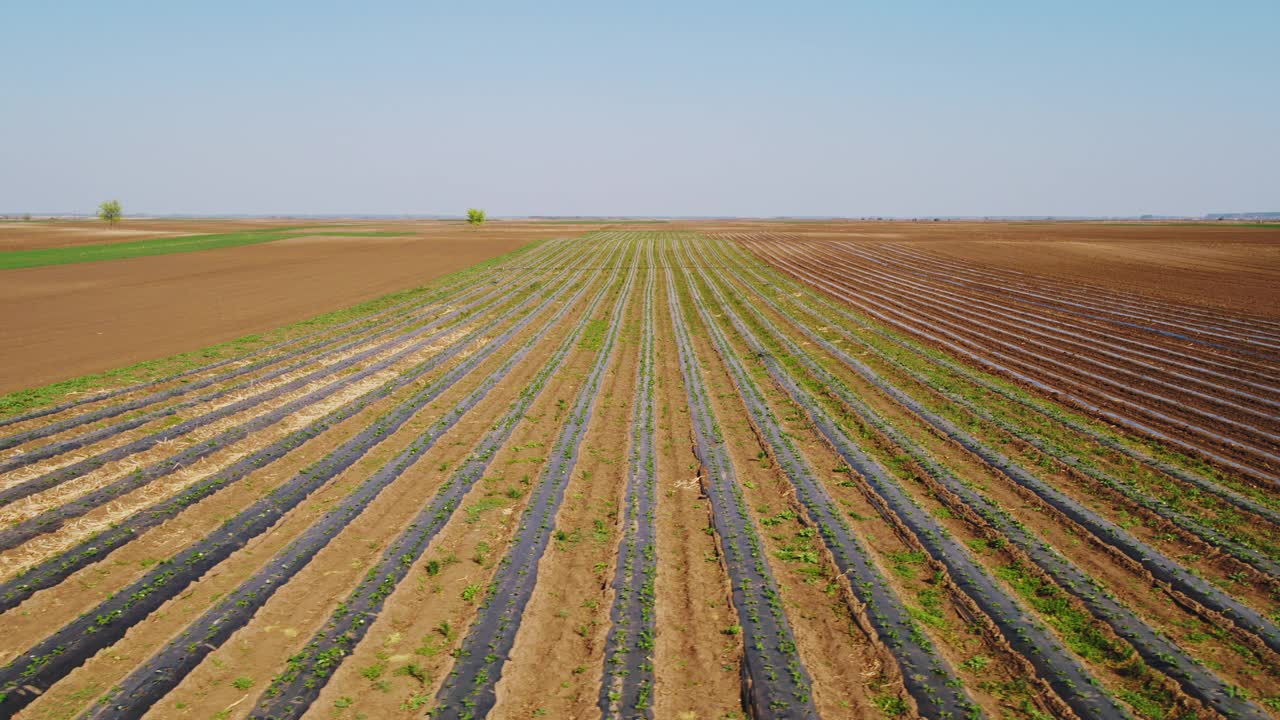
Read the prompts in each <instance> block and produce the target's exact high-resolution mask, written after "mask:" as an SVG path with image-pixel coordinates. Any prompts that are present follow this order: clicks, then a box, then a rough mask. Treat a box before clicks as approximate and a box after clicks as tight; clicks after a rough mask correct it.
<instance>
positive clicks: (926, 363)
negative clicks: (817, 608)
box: [735, 263, 1280, 563]
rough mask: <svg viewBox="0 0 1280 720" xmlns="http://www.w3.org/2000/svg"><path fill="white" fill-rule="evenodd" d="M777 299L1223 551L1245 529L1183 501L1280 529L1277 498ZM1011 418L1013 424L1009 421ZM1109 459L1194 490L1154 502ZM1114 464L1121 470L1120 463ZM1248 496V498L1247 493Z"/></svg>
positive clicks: (861, 323)
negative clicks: (1197, 512)
mask: <svg viewBox="0 0 1280 720" xmlns="http://www.w3.org/2000/svg"><path fill="white" fill-rule="evenodd" d="M735 265H736V266H737V267H738V268H740V270H741V271H742V272H743V273H745V274H746V275H747V277H748V278H749V281H750V282H752V283H754V284H755V285H756V286H758V287H769V286H770V285H771V284H772V283H774V282H787V281H782V280H780V279H778V278H774V279H770V280H766V279H765V278H764V277H763V276H761V275H760V274H759V273H758V272H757V271H756V270H755V269H754V268H752V267H750V265H747V264H741V263H735ZM774 297H776V301H777V302H785V303H787V305H788V306H790V307H794V308H795V309H796V310H797V311H799V312H800V313H802V314H803V316H804V319H803V320H802V321H795V324H796V325H797V326H798V327H822V328H824V329H825V330H826V331H829V333H830V334H832V335H834V336H835V341H836V342H841V343H848V344H850V346H856V347H858V348H859V349H860V351H861V352H867V353H871V354H873V355H875V356H876V358H877V360H878V361H880V362H882V363H885V364H886V365H889V366H891V367H892V368H894V370H896V371H898V372H900V373H902V374H903V375H904V376H907V377H910V378H912V379H913V380H914V381H916V382H918V383H920V384H921V385H922V386H924V387H930V388H931V389H932V390H934V391H935V392H937V393H938V394H939V396H940V397H942V398H944V399H945V400H946V401H947V402H949V403H951V404H952V405H954V406H957V407H962V408H964V409H965V410H966V411H968V412H971V413H973V414H975V415H978V416H980V417H982V418H983V419H984V420H986V421H988V422H992V423H996V424H999V425H1000V427H1001V428H1002V429H1004V430H1005V431H1007V432H1009V433H1011V434H1013V435H1015V436H1017V437H1018V438H1019V439H1021V440H1023V441H1025V442H1027V443H1029V444H1032V445H1034V446H1035V447H1036V448H1037V449H1039V450H1040V451H1042V452H1044V453H1047V454H1051V455H1053V456H1054V457H1055V458H1057V459H1058V460H1060V461H1061V462H1063V463H1065V464H1067V465H1070V466H1071V467H1073V468H1076V469H1078V470H1080V471H1081V472H1085V473H1086V474H1089V475H1090V476H1092V477H1094V478H1095V479H1097V480H1099V481H1100V482H1102V483H1104V484H1106V485H1107V486H1109V487H1115V488H1116V489H1117V490H1118V491H1120V492H1122V493H1124V494H1125V495H1126V497H1130V498H1134V497H1143V498H1145V500H1144V502H1145V503H1156V504H1159V505H1162V506H1163V508H1164V509H1163V510H1160V509H1157V510H1156V511H1157V512H1159V513H1160V514H1162V515H1166V516H1167V517H1169V518H1170V519H1171V520H1174V521H1175V522H1178V523H1179V524H1180V525H1183V526H1185V527H1188V528H1189V529H1191V530H1193V531H1194V532H1196V533H1197V534H1203V536H1204V537H1206V538H1207V539H1208V540H1209V541H1210V542H1211V543H1213V544H1219V543H1218V542H1215V541H1214V540H1213V537H1214V534H1215V533H1219V532H1230V531H1231V530H1232V528H1233V527H1234V528H1236V529H1238V528H1239V526H1240V523H1239V522H1238V521H1236V520H1235V519H1230V520H1229V522H1230V524H1229V525H1218V526H1215V527H1214V528H1209V527H1204V526H1201V527H1200V528H1196V527H1195V525H1197V524H1199V523H1197V521H1196V520H1195V519H1193V518H1186V519H1177V518H1176V513H1174V512H1173V511H1172V508H1173V506H1175V505H1177V504H1178V502H1179V500H1180V499H1181V498H1185V497H1188V495H1190V496H1192V497H1194V498H1197V499H1199V498H1202V497H1203V494H1204V493H1208V494H1211V495H1213V496H1215V497H1216V498H1217V500H1218V501H1220V502H1221V503H1225V504H1226V505H1227V506H1231V507H1233V508H1235V509H1238V510H1241V511H1244V512H1248V513H1252V514H1254V515H1257V516H1259V518H1262V519H1265V520H1266V521H1268V522H1270V523H1275V524H1280V511H1277V509H1276V508H1275V507H1273V506H1271V505H1268V504H1266V503H1267V501H1268V500H1269V498H1266V497H1265V496H1259V495H1257V494H1256V491H1255V494H1253V495H1246V494H1244V492H1242V491H1240V490H1235V489H1232V487H1231V486H1230V478H1226V477H1221V476H1218V475H1216V474H1214V473H1212V469H1211V468H1200V469H1199V470H1192V469H1189V468H1187V467H1184V466H1183V465H1181V464H1175V463H1174V462H1171V461H1168V460H1163V459H1161V458H1159V457H1156V456H1155V455H1154V454H1153V453H1152V452H1151V451H1150V450H1148V449H1145V448H1142V447H1138V446H1134V445H1132V444H1130V443H1129V442H1126V441H1124V440H1122V439H1120V438H1117V437H1116V436H1114V435H1113V434H1112V433H1111V432H1109V431H1108V430H1105V429H1102V428H1099V427H1097V426H1096V425H1095V424H1093V423H1091V422H1089V421H1087V420H1084V419H1082V418H1077V417H1074V416H1072V415H1070V414H1068V413H1065V412H1063V411H1062V410H1061V409H1060V408H1057V407H1053V406H1050V405H1049V404H1047V403H1046V402H1045V401H1042V400H1039V399H1036V398H1033V397H1030V396H1028V395H1027V394H1026V393H1023V392H1020V391H1018V390H1015V389H1013V388H1010V387H1007V386H1005V385H1004V384H1002V383H999V382H996V381H994V380H993V379H991V378H988V377H986V376H984V375H982V374H981V373H978V372H975V371H973V370H971V369H969V368H967V367H964V366H962V365H960V364H958V363H956V362H953V361H951V360H949V359H948V358H946V357H945V356H942V355H941V354H939V353H937V352H930V351H926V350H923V349H921V348H920V347H918V346H916V345H914V344H912V343H910V342H908V341H906V340H903V339H902V338H899V337H896V336H894V335H893V334H891V333H889V332H886V331H884V330H882V329H880V328H877V327H875V326H873V325H871V324H870V323H868V322H866V321H865V320H863V319H861V318H859V317H857V316H856V315H854V314H852V313H850V312H848V311H847V310H845V309H844V308H842V307H839V306H837V305H836V304H834V303H833V302H832V301H830V300H827V299H826V298H824V297H822V296H820V295H817V294H812V293H810V295H809V296H808V297H805V298H804V299H803V300H802V299H800V298H798V297H796V296H793V295H789V294H787V293H782V292H778V293H776V295H775V296H774ZM775 307H776V304H775ZM779 312H781V311H779ZM828 318H834V319H836V320H837V321H838V322H835V323H832V322H830V321H829V320H828ZM842 323H843V324H847V325H848V326H850V327H852V328H856V329H857V330H858V331H860V332H862V333H867V334H870V335H874V336H876V338H877V339H878V340H881V341H883V342H884V343H886V344H887V345H890V346H893V348H894V350H895V351H896V352H895V353H891V352H888V351H886V350H885V349H884V348H882V347H880V346H878V345H877V344H876V343H875V342H868V341H866V340H864V339H863V338H862V337H861V336H860V335H858V334H856V333H854V332H851V331H849V330H846V329H844V327H842V325H841V324H842ZM993 396H998V397H999V398H1000V401H1001V402H1003V403H1007V404H1008V406H1009V407H1010V408H1012V410H1011V411H1004V412H1002V413H1001V415H1000V416H999V417H997V416H996V415H995V414H994V413H993V412H992V411H991V409H990V407H989V406H990V405H991V398H992V397H993ZM1010 412H1013V415H1012V416H1010ZM1010 417H1012V419H1003V418H1010ZM1029 418H1030V419H1033V420H1035V423H1036V424H1035V426H1036V427H1041V428H1045V429H1050V430H1053V431H1055V432H1057V431H1066V432H1068V433H1070V434H1074V435H1075V436H1077V437H1078V438H1079V441H1077V442H1076V443H1075V445H1074V447H1071V448H1067V447H1063V446H1060V445H1058V444H1055V443H1054V442H1051V441H1050V440H1049V439H1048V438H1047V437H1046V436H1045V435H1044V434H1041V433H1036V432H1031V431H1028V430H1027V429H1024V428H1025V427H1026V426H1027V421H1028V419H1029ZM1091 445H1096V446H1097V449H1096V451H1094V452H1093V453H1092V454H1093V455H1094V458H1088V457H1081V456H1080V451H1081V449H1084V450H1089V449H1090V446H1091ZM1107 453H1115V454H1118V455H1121V456H1123V457H1124V458H1126V459H1127V460H1130V461H1132V462H1133V463H1136V464H1138V465H1141V466H1145V467H1146V468H1147V469H1148V472H1151V473H1154V474H1157V475H1159V476H1164V477H1167V478H1169V479H1171V480H1174V481H1177V482H1178V483H1185V484H1186V485H1187V486H1192V487H1189V488H1187V489H1186V490H1184V491H1180V492H1175V494H1173V495H1170V496H1169V497H1168V498H1165V497H1164V496H1161V497H1154V498H1153V497H1151V496H1150V495H1149V493H1150V487H1151V486H1150V484H1146V485H1143V486H1141V487H1137V486H1134V485H1132V484H1131V483H1126V482H1125V481H1124V480H1123V479H1122V478H1119V477H1117V476H1116V474H1115V472H1112V473H1099V472H1098V471H1097V470H1095V469H1094V468H1093V465H1095V464H1097V461H1098V460H1102V459H1104V458H1105V456H1106V454H1107ZM1112 464H1113V465H1114V463H1112ZM1243 490H1245V491H1247V489H1243ZM1227 515H1228V517H1229V516H1230V513H1229V512H1228V513H1227ZM1201 522H1203V518H1201ZM1221 544H1223V546H1224V548H1226V549H1227V550H1228V551H1229V552H1232V553H1233V554H1235V555H1237V556H1238V557H1240V558H1241V559H1242V560H1245V561H1246V562H1250V563H1253V562H1255V561H1256V560H1257V559H1258V551H1256V550H1255V549H1253V548H1252V547H1250V546H1244V547H1242V546H1241V545H1240V543H1239V542H1236V543H1235V544H1234V545H1232V544H1228V543H1227V542H1226V541H1223V542H1222V543H1221Z"/></svg>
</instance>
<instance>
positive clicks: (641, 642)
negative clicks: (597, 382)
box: [599, 242, 658, 720]
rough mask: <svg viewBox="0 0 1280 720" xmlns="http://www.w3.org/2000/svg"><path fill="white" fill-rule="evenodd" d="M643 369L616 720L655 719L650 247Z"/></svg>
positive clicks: (607, 704) (620, 600)
mask: <svg viewBox="0 0 1280 720" xmlns="http://www.w3.org/2000/svg"><path fill="white" fill-rule="evenodd" d="M646 257H647V260H648V262H647V265H648V268H649V270H648V274H647V275H646V277H645V286H644V308H643V313H644V314H643V316H642V317H643V319H642V321H641V322H642V325H641V330H640V350H639V352H640V362H639V364H638V365H637V367H636V404H635V409H634V411H633V415H632V419H631V449H630V453H629V460H628V465H627V488H626V495H625V496H624V498H623V508H624V511H623V518H622V528H623V533H622V539H621V541H620V542H619V544H618V567H617V570H616V572H615V574H614V578H613V592H614V601H613V608H612V609H611V611H610V613H609V620H610V623H611V627H610V631H609V636H608V639H607V640H606V642H605V653H604V655H605V667H604V676H603V678H602V680H601V683H600V702H599V705H600V712H601V714H602V715H603V716H604V717H605V718H609V719H610V720H623V719H624V718H629V719H631V720H635V719H636V718H647V719H650V720H651V719H652V718H653V692H654V673H653V662H654V658H653V650H654V636H655V634H656V631H657V628H656V626H655V620H656V618H655V615H654V604H655V602H656V595H655V591H654V582H655V577H656V575H657V571H658V557H657V546H656V537H655V536H656V534H657V529H656V527H655V518H654V512H655V507H656V504H657V494H656V486H657V481H658V478H657V454H656V452H655V449H654V442H655V439H654V435H655V431H656V428H655V425H654V382H655V378H654V362H655V357H654V325H655V324H656V321H657V319H656V317H655V313H654V308H653V299H654V285H655V284H656V271H655V270H654V252H653V243H652V242H650V243H648V244H647V247H646Z"/></svg>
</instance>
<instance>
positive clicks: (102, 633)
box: [0, 269, 585, 711]
mask: <svg viewBox="0 0 1280 720" xmlns="http://www.w3.org/2000/svg"><path fill="white" fill-rule="evenodd" d="M565 272H566V273H567V272H568V271H567V270H566V271H565ZM582 273H583V270H581V269H578V270H577V271H576V272H575V273H574V274H573V277H572V278H570V279H569V280H568V281H567V282H565V283H563V284H561V285H560V286H559V287H558V288H557V289H555V290H552V291H547V292H545V293H544V295H545V297H544V299H543V300H542V301H541V302H540V303H538V304H537V305H536V306H534V307H532V308H529V309H528V311H527V312H526V313H525V314H524V316H523V317H522V318H520V319H519V320H517V321H516V322H515V323H514V324H513V325H511V326H510V327H509V328H508V329H507V330H505V331H503V332H502V333H500V334H499V335H497V336H495V337H493V338H492V339H490V340H489V341H488V342H487V343H485V345H484V347H483V348H481V349H480V350H478V351H475V352H473V353H471V354H470V355H468V356H467V357H466V360H464V363H463V364H462V365H460V366H459V367H458V368H455V370H454V371H452V372H450V373H448V374H447V375H446V376H444V378H442V379H441V380H440V381H438V382H436V383H432V384H430V385H428V386H427V387H426V388H424V389H423V390H420V391H418V392H416V393H415V394H414V395H413V396H412V397H411V398H410V399H408V400H406V401H404V402H402V403H401V404H400V405H399V406H398V407H396V408H395V409H394V410H392V411H391V412H389V413H387V414H386V415H384V416H382V417H381V418H379V419H378V420H377V421H375V422H374V423H373V424H372V425H370V426H368V427H367V428H365V429H364V430H362V431H361V432H359V433H358V434H357V435H355V436H354V437H352V438H350V439H349V440H347V441H346V442H344V443H343V444H342V445H340V446H339V447H338V448H337V449H335V450H333V451H331V452H330V453H328V454H327V455H326V456H325V457H324V458H323V459H322V460H320V461H318V462H316V463H314V464H312V465H311V466H309V467H308V468H306V469H304V470H303V471H301V472H300V473H298V474H297V475H296V476H295V477H294V478H293V479H292V480H290V481H289V482H287V483H286V484H285V485H283V486H281V487H280V488H278V489H277V490H275V491H273V492H272V493H271V494H270V495H268V496H267V497H265V498H263V499H261V500H259V501H258V502H256V503H254V504H253V505H251V506H250V507H249V508H247V509H245V510H243V511H241V512H240V513H238V514H237V515H236V516H235V517H233V518H231V519H230V520H228V521H226V522H225V523H224V524H223V525H222V526H221V527H220V528H219V529H218V530H216V531H214V532H213V533H211V534H209V535H207V536H206V537H205V538H203V539H201V540H200V541H198V542H197V543H195V544H194V545H192V546H190V547H189V548H187V549H186V550H184V551H183V552H181V553H180V554H178V555H177V556H175V557H174V558H171V559H170V560H168V561H165V562H163V563H161V564H159V565H158V566H157V567H156V568H155V569H154V570H152V571H151V572H149V573H147V574H146V575H145V576H144V577H142V578H141V579H139V580H137V581H136V582H134V583H133V584H132V585H130V586H129V587H128V588H126V589H125V590H123V591H121V592H119V593H116V594H115V595H113V596H112V597H111V598H108V599H107V600H106V601H104V602H102V603H100V604H99V606H98V607H96V608H94V609H93V610H91V611H89V612H86V613H84V614H83V615H81V616H80V617H78V618H77V619H75V620H74V621H72V622H71V623H68V624H67V625H66V626H64V627H63V628H62V629H60V630H58V631H57V632H55V633H54V634H53V635H51V636H49V637H48V638H46V639H45V640H43V641H41V642H40V643H38V644H37V645H36V646H35V647H33V648H31V649H30V650H29V651H27V652H25V653H23V654H22V655H20V656H18V657H17V658H15V660H13V661H11V662H10V663H9V664H8V665H6V666H5V667H4V668H2V669H0V692H3V693H4V695H3V700H0V711H4V710H8V709H10V708H12V709H17V708H20V707H22V706H24V705H26V704H27V703H29V702H30V701H31V700H33V699H34V698H35V697H36V695H38V694H39V692H40V691H42V690H43V689H44V688H47V687H48V686H50V685H52V683H53V682H56V681H57V680H58V679H60V678H61V677H63V676H65V675H66V674H67V673H68V672H70V671H71V670H72V669H74V668H75V667H76V666H78V665H80V664H82V663H83V662H84V661H85V660H87V659H88V658H89V657H91V656H92V654H93V653H95V652H97V651H98V650H99V649H101V648H103V647H106V646H107V645H109V644H110V643H111V642H114V641H115V640H116V639H118V638H120V637H121V636H123V634H124V632H125V631H126V630H127V629H128V628H129V627H130V626H131V625H133V624H134V623H136V622H138V621H140V620H141V619H142V618H144V617H146V616H147V615H149V614H150V613H151V612H152V611H154V610H155V609H156V608H158V607H159V606H160V605H161V604H162V603H163V602H164V601H166V600H167V599H169V598H171V597H173V596H175V595H176V594H177V593H178V592H180V591H181V590H182V588H184V587H186V586H187V585H188V584H190V583H191V582H192V581H194V580H195V579H196V578H198V577H200V575H202V574H203V573H204V572H206V571H207V570H208V569H210V568H212V567H213V566H215V565H216V564H218V563H219V562H221V561H222V560H223V559H225V558H226V557H228V556H229V555H230V554H231V553H232V552H234V551H236V550H238V549H240V548H242V547H244V545H245V544H246V543H248V541H249V540H251V539H252V538H254V537H256V536H258V535H259V534H261V533H262V532H264V531H265V530H267V529H268V528H270V527H271V526H272V525H273V524H274V523H275V522H276V520H277V519H278V518H280V517H281V516H282V515H284V514H285V513H286V512H288V511H289V510H291V509H292V508H293V507H295V506H296V505H297V504H298V503H299V502H301V501H302V500H303V499H305V498H306V497H307V496H308V495H310V494H311V493H312V492H314V491H315V490H316V489H317V488H319V487H320V486H321V485H323V484H324V483H325V482H327V481H328V480H329V479H331V478H333V477H334V476H336V475H337V474H338V473H339V472H341V471H343V470H345V469H346V468H348V467H350V466H351V465H352V464H354V463H355V462H356V461H357V460H359V459H360V458H361V457H363V456H364V455H365V454H366V453H368V451H369V450H370V449H372V448H373V447H374V446H375V445H378V444H379V443H381V442H382V441H384V440H386V439H387V438H388V437H390V436H391V434H392V433H394V432H395V430H397V429H398V428H399V427H400V426H402V425H403V424H404V423H405V422H407V421H408V420H409V419H410V418H411V417H413V416H414V415H415V414H416V413H417V412H418V411H419V410H421V409H422V408H423V407H425V406H426V405H427V404H428V403H429V402H431V401H432V400H433V399H434V398H436V397H438V396H439V395H440V393H441V392H443V391H444V390H445V389H447V387H449V386H451V385H452V384H453V383H455V382H457V381H458V380H459V379H461V378H462V377H463V376H464V375H465V373H466V371H469V369H471V368H474V367H475V366H476V365H478V364H479V363H480V362H481V361H482V360H483V359H484V358H485V357H488V356H489V355H491V354H493V353H494V352H497V351H498V350H500V349H503V348H504V347H505V345H506V344H507V343H508V342H509V341H510V339H511V338H512V337H514V336H515V334H516V333H517V332H519V331H520V329H522V328H523V327H525V326H527V325H528V324H529V323H531V322H532V321H533V320H534V319H535V318H536V317H537V316H538V315H539V314H541V313H542V312H543V311H544V310H545V309H546V308H547V307H549V306H550V305H551V303H553V302H554V301H556V300H557V299H559V298H560V297H561V296H562V295H563V294H564V293H565V292H567V291H568V290H569V289H570V287H571V286H573V285H575V284H580V283H578V282H577V281H578V280H579V279H580V276H581V275H582ZM562 274H565V273H562ZM584 289H585V285H581V287H580V289H579V293H581V292H582V291H583V290H584ZM502 320H503V318H501V317H495V318H494V319H492V320H490V321H488V322H487V323H485V324H484V325H482V326H480V327H479V328H477V329H476V330H475V331H473V332H472V333H470V334H469V335H468V336H467V337H466V338H464V339H463V340H461V341H459V342H458V343H456V344H454V345H453V346H452V347H450V348H449V349H447V350H444V351H442V352H440V353H438V354H437V355H435V356H434V357H432V358H431V359H430V360H428V361H426V362H424V363H422V364H420V365H419V366H417V367H416V368H414V370H413V371H411V372H410V373H409V374H408V375H407V376H406V375H402V376H401V377H400V378H398V379H397V381H396V382H398V383H400V384H402V385H403V384H407V383H409V382H411V381H412V380H413V379H415V378H416V377H418V376H420V375H422V374H423V373H425V372H427V371H428V370H430V369H432V368H434V367H438V366H440V365H442V364H443V363H444V362H446V361H447V360H449V359H451V358H453V357H455V356H457V355H459V354H460V353H462V351H463V350H464V349H465V348H466V347H467V346H468V345H469V344H470V343H471V342H473V341H474V340H476V339H478V338H480V337H483V336H484V334H485V333H487V332H488V331H489V330H490V329H491V328H493V327H495V326H496V325H498V324H499V323H500V322H502Z"/></svg>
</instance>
